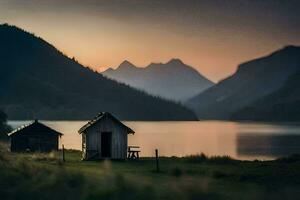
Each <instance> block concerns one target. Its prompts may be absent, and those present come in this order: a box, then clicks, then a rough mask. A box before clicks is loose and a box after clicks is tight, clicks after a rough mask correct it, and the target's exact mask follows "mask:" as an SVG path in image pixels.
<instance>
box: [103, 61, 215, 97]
mask: <svg viewBox="0 0 300 200" xmlns="http://www.w3.org/2000/svg"><path fill="white" fill-rule="evenodd" d="M102 74H103V75H104V76H106V77H108V78H111V79H113V80H117V81H118V82H121V83H126V84H128V85H130V86H132V87H134V88H138V89H140V90H143V91H145V92H147V93H149V94H152V95H155V96H159V97H163V98H165V99H170V100H175V101H180V102H184V101H186V100H187V99H189V98H191V97H193V96H195V95H197V94H199V93H201V92H202V91H204V90H206V89H207V88H209V87H211V86H213V85H214V83H213V82H212V81H210V80H208V79H207V78H205V77H204V76H202V75H201V74H200V73H199V72H198V71H197V70H195V69H194V68H193V67H190V66H188V65H186V64H184V63H183V62H182V61H181V60H180V59H172V60H170V61H169V62H167V63H151V64H149V65H148V66H146V67H144V68H143V67H136V66H135V65H133V64H132V63H130V62H128V61H124V62H122V63H121V64H120V65H119V67H118V68H116V69H112V68H109V69H107V70H106V71H104V72H103V73H102Z"/></svg>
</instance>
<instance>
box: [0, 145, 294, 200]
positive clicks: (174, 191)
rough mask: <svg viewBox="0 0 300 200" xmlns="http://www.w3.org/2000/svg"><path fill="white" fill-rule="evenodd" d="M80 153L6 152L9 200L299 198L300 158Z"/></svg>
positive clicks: (2, 172) (4, 190) (3, 179)
mask: <svg viewBox="0 0 300 200" xmlns="http://www.w3.org/2000/svg"><path fill="white" fill-rule="evenodd" d="M80 156H81V155H80V152H78V151H67V152H66V162H65V163H63V162H62V159H61V157H62V155H61V152H53V153H49V154H30V153H24V154H14V153H10V152H8V151H6V150H5V148H1V153H0V197H1V200H5V199H31V200H35V199H43V200H47V199H49V200H50V199H51V200H53V199H58V200H59V199H70V200H71V199H72V200H77V199H86V200H96V199H239V200H240V199H249V200H250V199H275V200H276V199H297V198H299V197H300V156H290V157H288V158H283V159H278V160H276V161H238V160H233V159H230V158H229V157H210V158H207V157H206V156H205V155H197V156H190V157H184V158H175V157H172V158H160V162H159V164H160V169H161V171H160V172H158V173H157V172H156V171H155V159H153V158H143V159H141V160H139V161H97V162H96V161H84V162H83V161H81V160H80Z"/></svg>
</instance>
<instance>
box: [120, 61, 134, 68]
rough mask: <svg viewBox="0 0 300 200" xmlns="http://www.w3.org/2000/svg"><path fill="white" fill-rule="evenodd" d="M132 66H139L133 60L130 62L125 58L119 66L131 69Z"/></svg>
mask: <svg viewBox="0 0 300 200" xmlns="http://www.w3.org/2000/svg"><path fill="white" fill-rule="evenodd" d="M130 68H137V67H136V66H135V65H134V64H132V63H131V62H129V61H128V60H124V61H123V62H122V63H121V64H120V65H119V67H118V69H130Z"/></svg>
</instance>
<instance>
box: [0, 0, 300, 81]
mask: <svg viewBox="0 0 300 200" xmlns="http://www.w3.org/2000/svg"><path fill="white" fill-rule="evenodd" d="M155 2H156V3H154V2H153V3H150V1H122V3H115V1H95V0H89V1H84V2H83V1H79V0H75V1H74V0H73V1H71V0H67V1H64V2H61V1H58V0H54V1H37V0H30V1H26V2H25V1H24V2H23V1H17V0H13V1H6V0H0V22H3V23H4V22H8V23H11V24H14V25H17V26H19V27H21V28H24V29H26V30H31V31H32V32H33V33H35V34H36V35H38V36H40V37H42V38H44V39H45V40H47V41H49V42H50V43H52V44H53V45H55V46H56V47H57V48H58V49H60V50H62V51H63V52H64V53H65V54H67V55H68V56H69V57H75V58H76V59H77V60H78V61H79V62H81V63H82V64H84V65H87V66H90V67H92V68H93V69H95V70H97V71H103V70H105V69H107V68H108V67H112V68H116V67H117V66H118V65H119V64H120V63H121V62H122V61H124V60H129V61H131V62H132V63H134V64H135V65H137V66H140V67H145V66H146V65H148V64H149V63H151V62H167V61H168V60H170V59H172V58H180V59H182V60H183V61H184V62H185V63H186V64H189V65H191V66H193V67H195V68H196V69H197V70H198V71H199V72H200V73H202V74H203V75H205V76H207V77H208V78H209V79H211V80H213V81H218V80H220V79H223V78H225V77H227V76H228V75H230V74H232V73H233V72H234V71H235V70H236V67H237V65H238V64H240V63H241V62H245V61H247V60H251V59H253V58H256V57H259V56H263V55H266V54H268V53H269V52H271V51H272V50H274V49H278V48H281V47H283V46H285V45H288V44H300V40H299V37H298V36H297V31H298V33H299V26H298V27H296V26H295V25H296V18H294V16H293V13H292V12H291V9H293V8H291V7H290V6H289V5H288V4H285V3H283V2H282V4H283V5H281V4H280V3H276V2H274V3H271V4H267V5H265V4H264V3H262V2H260V1H257V3H252V4H251V5H249V4H248V3H247V2H248V1H242V2H243V3H241V2H240V3H233V5H231V6H227V4H226V3H225V2H223V3H222V1H220V2H219V1H216V2H214V3H212V2H210V1H198V2H197V3H194V4H192V3H188V2H189V1H188V2H187V3H185V4H182V3H181V1H172V2H171V1H155ZM228 5H229V3H228ZM265 6H268V7H269V8H273V9H272V10H270V11H269V12H268V11H267V12H265V11H263V8H264V7H265ZM149 7H150V8H151V9H147V8H149ZM288 9H290V10H289V13H290V14H289V15H286V13H287V12H288ZM266 10H268V9H266ZM269 30H272V31H269Z"/></svg>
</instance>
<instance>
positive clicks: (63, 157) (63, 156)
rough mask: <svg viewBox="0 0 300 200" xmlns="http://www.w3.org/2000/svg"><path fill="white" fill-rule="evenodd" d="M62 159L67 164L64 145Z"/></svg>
mask: <svg viewBox="0 0 300 200" xmlns="http://www.w3.org/2000/svg"><path fill="white" fill-rule="evenodd" d="M62 159H63V162H66V159H65V146H64V145H62Z"/></svg>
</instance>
